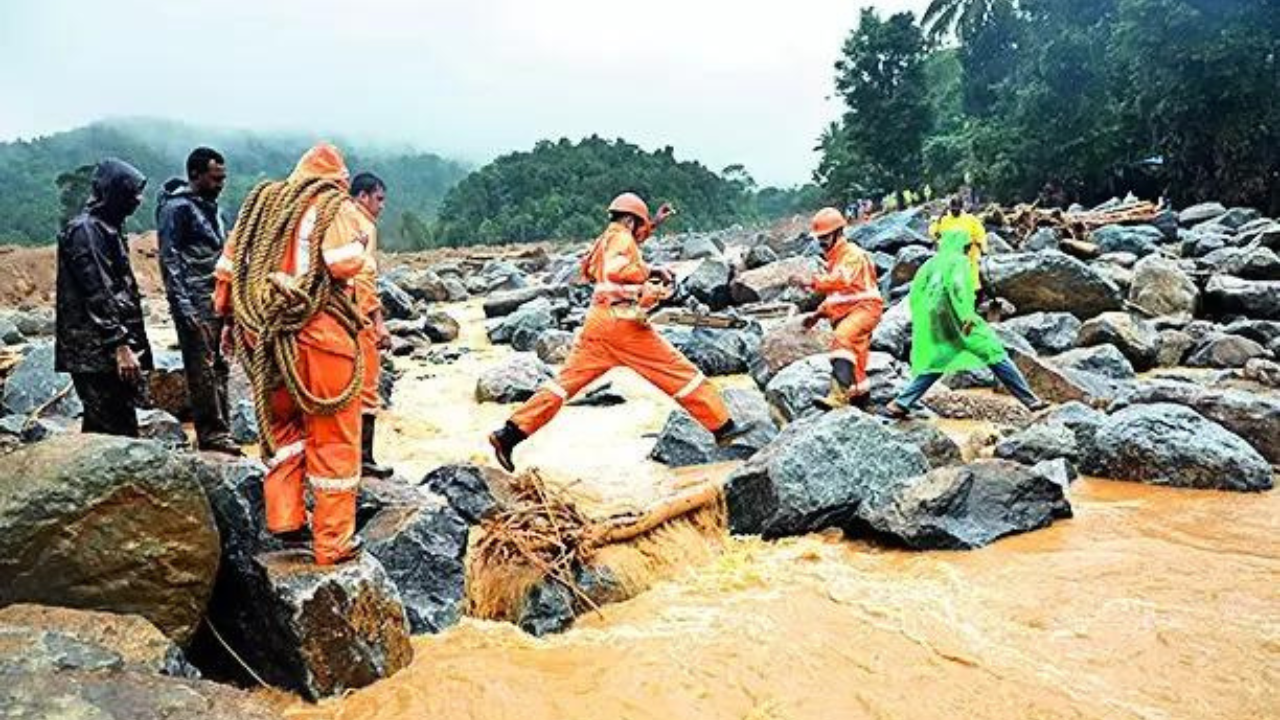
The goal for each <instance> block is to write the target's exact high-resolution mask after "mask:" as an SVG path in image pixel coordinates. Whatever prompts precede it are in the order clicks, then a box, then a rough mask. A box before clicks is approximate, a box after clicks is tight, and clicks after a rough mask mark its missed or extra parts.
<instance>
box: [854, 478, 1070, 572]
mask: <svg viewBox="0 0 1280 720" xmlns="http://www.w3.org/2000/svg"><path fill="white" fill-rule="evenodd" d="M1069 517H1071V504H1070V503H1069V502H1067V498H1066V495H1065V492H1064V488H1063V486H1062V485H1060V484H1059V483H1057V482H1055V481H1054V480H1053V479H1051V478H1049V477H1047V476H1045V475H1044V474H1041V473H1038V472H1035V471H1033V470H1032V469H1031V468H1028V467H1025V466H1023V465H1019V464H1017V463H1013V462H1007V461H1004V460H979V461H977V462H973V463H970V464H968V465H959V466H953V467H945V468H939V469H936V470H932V471H930V472H929V473H928V474H926V475H923V476H921V477H919V478H916V479H914V480H913V481H911V482H909V483H908V484H907V485H906V487H903V488H899V489H898V490H897V492H895V493H894V495H893V498H892V500H891V501H890V502H888V503H884V504H881V505H878V506H875V507H873V508H871V509H870V512H869V513H867V517H866V520H867V522H868V523H869V524H870V526H871V527H872V528H874V530H875V531H876V532H877V533H878V534H879V535H880V536H881V537H886V536H887V537H888V538H890V539H892V540H893V541H896V542H900V543H902V544H903V545H906V546H907V547H910V548H912V549H916V550H935V549H946V550H966V549H971V548H978V547H983V546H984V545H989V544H990V543H992V542H994V541H996V540H998V539H1000V538H1002V537H1005V536H1008V535H1015V534H1018V533H1024V532H1028V531H1031V530H1036V529H1039V528H1042V527H1048V526H1049V525H1050V524H1052V523H1053V521H1054V520H1055V519H1059V518H1069Z"/></svg>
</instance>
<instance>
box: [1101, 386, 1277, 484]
mask: <svg viewBox="0 0 1280 720" xmlns="http://www.w3.org/2000/svg"><path fill="white" fill-rule="evenodd" d="M1140 403H1174V404H1177V405H1185V406H1187V407H1189V408H1191V409H1193V410H1195V411H1196V412H1198V413H1200V414H1201V415H1203V416H1205V417H1206V418H1208V419H1210V420H1212V421H1214V422H1216V423H1218V424H1220V425H1222V426H1223V427H1225V428H1226V429H1227V430H1230V431H1231V432H1232V433H1235V434H1236V435H1239V436H1240V437H1242V438H1244V440H1245V441H1246V442H1248V443H1249V444H1250V445H1252V446H1253V448H1254V449H1255V450H1257V451H1258V452H1259V453H1261V454H1262V456H1263V457H1265V458H1266V459H1267V460H1269V461H1270V462H1271V463H1272V464H1274V465H1277V466H1280V398H1277V397H1276V396H1274V395H1268V394H1263V393H1254V392H1246V391H1243V390H1230V389H1218V388H1206V387H1204V386H1201V385H1197V384H1195V383H1188V382H1176V381H1171V380H1153V381H1150V382H1143V383H1138V384H1136V385H1134V386H1132V387H1131V388H1129V389H1128V390H1127V391H1126V392H1124V393H1123V394H1122V395H1121V396H1120V397H1119V398H1117V399H1116V402H1115V404H1114V405H1113V406H1112V407H1113V409H1117V408H1121V407H1126V406H1128V405H1132V404H1140Z"/></svg>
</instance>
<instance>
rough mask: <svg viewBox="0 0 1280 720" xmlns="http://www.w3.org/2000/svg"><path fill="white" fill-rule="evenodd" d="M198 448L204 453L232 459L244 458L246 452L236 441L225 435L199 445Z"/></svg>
mask: <svg viewBox="0 0 1280 720" xmlns="http://www.w3.org/2000/svg"><path fill="white" fill-rule="evenodd" d="M196 447H198V448H199V449H200V450H201V451H202V452H212V453H218V454H221V455H230V456H231V457H244V450H242V449H241V448H240V446H239V445H237V444H236V442H235V441H234V440H232V439H231V438H230V437H227V436H225V435H222V436H218V437H212V438H209V439H208V440H205V441H203V442H200V443H197V445H196Z"/></svg>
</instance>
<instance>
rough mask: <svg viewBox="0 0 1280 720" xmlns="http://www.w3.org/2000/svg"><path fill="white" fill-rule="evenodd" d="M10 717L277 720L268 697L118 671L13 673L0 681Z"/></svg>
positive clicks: (2, 704) (0, 704)
mask: <svg viewBox="0 0 1280 720" xmlns="http://www.w3.org/2000/svg"><path fill="white" fill-rule="evenodd" d="M0 709H3V711H4V713H5V714H4V716H5V717H9V718H58V719H59V720H174V719H177V718H200V719H201V720H279V717H280V716H279V714H278V713H276V712H275V711H274V710H272V709H271V708H270V706H269V705H268V703H267V701H265V700H260V699H258V698H255V697H254V696H252V695H250V694H249V693H248V692H245V691H243V690H237V689H235V688H232V687H228V686H226V685H220V684H218V683H213V682H207V681H204V680H194V679H188V678H175V677H165V676H162V675H153V674H149V673H143V672H130V671H121V670H63V671H60V672H16V673H9V674H5V675H4V682H3V683H0Z"/></svg>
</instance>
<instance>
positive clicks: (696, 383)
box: [489, 193, 750, 472]
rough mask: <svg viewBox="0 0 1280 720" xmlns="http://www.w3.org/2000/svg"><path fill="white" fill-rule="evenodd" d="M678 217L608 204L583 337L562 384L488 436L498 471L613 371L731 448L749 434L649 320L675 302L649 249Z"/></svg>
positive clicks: (589, 262)
mask: <svg viewBox="0 0 1280 720" xmlns="http://www.w3.org/2000/svg"><path fill="white" fill-rule="evenodd" d="M672 214H673V211H672V209H671V208H670V206H668V205H663V206H662V207H661V208H659V210H658V214H657V216H656V217H655V218H653V219H652V220H650V217H649V207H648V205H646V204H645V202H644V200H642V199H641V198H640V197H639V196H638V195H635V194H634V193H623V194H622V195H619V196H618V197H616V198H614V200H613V202H612V203H610V204H609V225H608V227H607V228H605V231H604V232H603V233H602V234H601V235H600V236H599V237H598V238H597V239H596V241H595V243H594V244H593V245H592V246H591V249H590V251H589V252H588V253H587V256H586V257H585V258H584V259H583V261H582V275H583V277H584V278H585V279H586V280H587V281H589V282H591V283H594V285H595V291H594V293H593V294H592V299H591V308H590V310H589V311H588V313H587V317H586V321H585V322H584V324H583V327H582V331H581V334H580V335H579V337H578V340H577V342H576V343H575V345H574V347H573V350H572V351H571V352H570V354H569V357H568V359H567V360H566V361H565V364H564V367H563V369H561V371H560V376H559V377H558V378H557V379H556V380H553V381H549V382H547V383H546V384H545V385H544V386H543V387H542V388H540V389H539V390H538V392H536V393H535V394H534V395H533V397H531V398H530V399H529V400H528V401H526V402H525V403H524V404H523V405H522V406H521V407H520V408H519V409H518V410H516V412H515V414H513V415H512V416H511V418H510V419H509V420H508V421H507V423H506V424H505V425H503V426H502V427H501V428H499V429H498V430H497V431H495V432H493V433H492V434H490V435H489V444H490V445H492V446H493V451H494V455H495V456H496V458H497V460H498V463H499V464H500V465H501V466H502V467H503V468H504V469H506V470H507V471H508V472H513V471H514V470H515V465H514V463H513V462H512V458H511V453H512V451H513V450H514V449H515V447H516V446H517V445H519V444H520V443H521V442H523V441H524V440H525V439H526V438H528V437H529V436H530V435H532V434H534V433H535V432H537V431H538V430H539V429H541V428H542V427H543V426H544V425H546V424H547V423H548V422H550V421H551V419H552V418H553V417H555V415H556V413H558V412H560V409H561V408H562V407H563V406H564V403H565V402H566V401H568V400H569V399H570V398H572V397H573V396H574V395H576V394H578V392H580V391H581V390H582V389H583V388H584V387H586V386H587V385H589V384H590V383H591V382H593V381H594V380H596V379H597V378H599V377H600V376H601V375H603V374H605V373H606V372H608V371H609V370H611V369H613V368H615V367H619V366H625V367H629V368H631V369H632V370H634V371H636V372H637V373H639V374H640V375H641V376H642V377H644V378H645V379H646V380H648V381H649V382H651V383H653V384H654V385H655V386H657V387H658V388H659V389H661V390H662V391H663V392H665V393H666V394H667V395H669V396H671V397H672V398H673V399H675V400H676V402H678V403H680V405H681V406H683V407H684V409H685V410H687V411H688V412H689V414H690V415H692V416H693V418H694V420H696V421H697V422H698V423H699V424H700V425H702V426H703V427H704V428H706V429H707V430H709V431H711V432H712V433H713V434H714V435H715V438H716V442H717V443H718V444H720V445H728V444H729V443H731V442H732V441H733V440H734V439H735V438H737V437H740V436H741V435H743V434H745V433H746V432H748V431H749V430H750V428H749V427H746V426H738V425H736V424H735V423H734V421H733V418H731V417H730V416H729V410H728V408H727V407H726V406H725V403H724V399H723V398H722V397H721V396H720V393H719V392H718V391H717V390H716V389H715V387H713V386H712V385H711V383H710V382H708V381H707V378H706V376H704V375H703V374H702V373H701V372H699V371H698V369H697V368H696V367H695V366H694V365H693V363H691V362H690V361H689V360H688V358H686V357H685V356H684V355H682V354H681V353H680V351H679V350H677V349H676V348H675V347H673V346H672V345H671V343H670V342H668V341H667V340H666V339H665V338H663V337H662V336H661V335H659V334H658V332H657V331H655V330H654V329H653V328H652V327H651V326H650V325H649V324H648V322H647V321H646V320H645V312H646V310H648V309H649V308H652V307H653V306H655V305H657V304H658V303H659V302H661V301H662V300H663V299H665V297H667V296H669V294H670V286H671V275H670V273H668V272H666V271H665V270H661V269H651V268H650V267H649V266H648V265H646V264H645V262H644V260H643V259H642V257H641V255H640V243H643V242H644V241H645V240H646V239H648V237H649V236H650V235H651V234H652V233H653V231H654V229H655V228H656V227H658V226H659V225H661V224H662V223H663V222H665V221H666V220H667V218H668V217H670V216H671V215H672Z"/></svg>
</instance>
